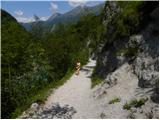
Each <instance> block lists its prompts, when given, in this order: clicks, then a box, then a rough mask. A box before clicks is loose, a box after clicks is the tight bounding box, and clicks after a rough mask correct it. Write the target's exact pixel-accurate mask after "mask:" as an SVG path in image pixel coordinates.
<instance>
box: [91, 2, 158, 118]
mask: <svg viewBox="0 0 160 120" xmlns="http://www.w3.org/2000/svg"><path fill="white" fill-rule="evenodd" d="M125 4H126V5H127V4H129V3H124V4H121V5H120V4H119V3H118V2H107V3H106V6H105V12H104V26H105V29H106V33H105V34H106V36H105V37H104V39H105V45H104V47H103V48H102V50H101V52H100V53H99V54H98V57H97V65H96V68H95V72H94V73H93V75H97V76H100V77H102V78H103V79H104V81H103V82H102V83H101V84H100V85H99V86H98V87H97V88H96V90H95V91H96V92H95V95H94V96H95V97H96V96H100V95H101V94H103V93H104V91H105V93H107V90H108V89H111V87H113V86H116V85H117V84H119V81H118V80H119V78H118V76H117V75H115V73H116V71H117V70H118V69H119V68H120V67H121V66H123V65H124V63H129V65H130V67H131V71H132V72H133V74H134V75H136V76H137V79H138V84H137V88H139V92H141V95H142V96H145V97H147V98H149V101H147V102H146V104H145V105H144V106H143V107H142V108H138V109H137V110H136V112H134V113H133V112H131V113H129V114H128V117H127V116H126V118H158V106H159V105H158V104H157V103H158V102H159V27H158V26H159V18H158V16H159V8H158V2H152V3H149V2H142V3H140V4H139V5H138V6H137V9H135V8H134V9H135V11H136V10H138V11H139V13H140V14H138V13H136V14H137V15H138V16H139V17H138V18H137V19H139V22H138V26H137V28H134V25H132V24H131V22H132V21H130V22H126V23H125V24H124V23H123V22H122V21H123V20H124V21H127V20H126V18H124V19H123V17H122V16H123V14H126V13H125V12H124V11H123V10H124V9H123V8H124V6H125ZM142 8H143V9H142ZM149 8H150V9H149ZM134 9H132V10H134ZM121 13H122V16H121V17H122V19H123V20H122V21H121V20H120V21H117V23H118V24H117V23H116V22H115V21H116V19H117V18H118V17H117V16H118V15H119V14H121ZM127 14H128V13H127ZM132 19H133V18H132ZM120 22H121V23H123V24H121V25H122V26H117V25H119V23H120ZM126 24H127V25H128V26H127V27H123V25H124V26H126ZM135 26H136V25H135ZM119 27H121V28H123V29H126V28H127V31H129V32H128V33H127V34H123V35H122V34H121V31H120V32H119V31H118V30H117V28H119ZM123 29H122V30H123ZM133 29H136V30H135V31H134V30H133ZM117 31H118V32H119V33H118V32H117ZM124 31H125V30H124ZM117 33H118V34H117ZM131 77H132V76H131ZM110 83H112V84H110ZM124 84H126V83H124ZM126 85H127V84H126ZM145 90H147V91H148V92H144V91H145ZM135 97H140V96H138V95H137V94H136V92H135ZM142 111H143V114H142ZM140 114H142V115H140Z"/></svg>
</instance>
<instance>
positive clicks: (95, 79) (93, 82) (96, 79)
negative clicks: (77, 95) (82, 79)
mask: <svg viewBox="0 0 160 120" xmlns="http://www.w3.org/2000/svg"><path fill="white" fill-rule="evenodd" d="M102 82H103V79H102V78H101V77H99V76H92V77H91V88H94V87H95V86H96V85H98V84H100V83H102Z"/></svg>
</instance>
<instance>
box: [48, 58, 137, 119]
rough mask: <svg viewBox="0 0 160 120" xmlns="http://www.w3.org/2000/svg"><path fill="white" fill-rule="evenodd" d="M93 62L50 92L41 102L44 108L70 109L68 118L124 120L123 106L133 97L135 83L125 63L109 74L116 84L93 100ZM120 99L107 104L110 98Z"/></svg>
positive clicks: (124, 111)
mask: <svg viewBox="0 0 160 120" xmlns="http://www.w3.org/2000/svg"><path fill="white" fill-rule="evenodd" d="M95 65H96V61H94V60H89V63H88V64H87V65H85V66H84V67H83V68H82V69H81V71H80V74H79V75H78V76H77V75H75V74H73V76H72V77H71V78H70V79H69V80H68V81H67V82H66V83H65V84H64V85H63V86H61V87H59V88H58V89H56V90H54V91H53V93H51V95H50V96H49V97H48V99H47V101H46V102H45V107H50V106H52V104H54V103H59V104H60V105H62V106H63V105H66V104H67V105H69V106H72V107H73V108H74V109H75V110H76V113H75V114H74V115H73V116H72V118H75V119H76V118H78V119H79V118H81V119H85V118H126V115H127V112H126V110H123V104H124V103H125V102H126V101H128V100H130V99H131V98H133V97H134V93H135V91H136V89H137V82H138V79H137V78H136V76H135V75H134V74H132V72H131V70H130V66H129V65H128V64H127V63H126V64H124V65H122V66H121V67H120V68H119V69H117V70H116V71H115V72H113V74H114V75H116V76H117V79H118V80H117V81H118V82H117V84H116V85H115V86H113V87H111V88H109V89H107V92H106V93H105V95H102V96H99V97H94V92H95V91H96V90H97V89H98V86H96V87H95V88H94V89H91V78H90V76H91V74H92V71H93V68H94V67H95ZM116 97H118V98H120V102H117V103H115V104H108V103H109V101H110V100H112V99H114V98H116Z"/></svg>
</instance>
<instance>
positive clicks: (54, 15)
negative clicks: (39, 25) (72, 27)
mask: <svg viewBox="0 0 160 120" xmlns="http://www.w3.org/2000/svg"><path fill="white" fill-rule="evenodd" d="M61 15H62V14H61V13H54V14H53V15H52V16H51V17H50V18H49V19H48V20H47V21H52V20H54V19H55V18H56V17H59V16H61Z"/></svg>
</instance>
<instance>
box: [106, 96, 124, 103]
mask: <svg viewBox="0 0 160 120" xmlns="http://www.w3.org/2000/svg"><path fill="white" fill-rule="evenodd" d="M120 101H121V99H120V98H117V97H116V98H114V99H113V100H111V101H109V103H108V104H114V103H116V102H120Z"/></svg>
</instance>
